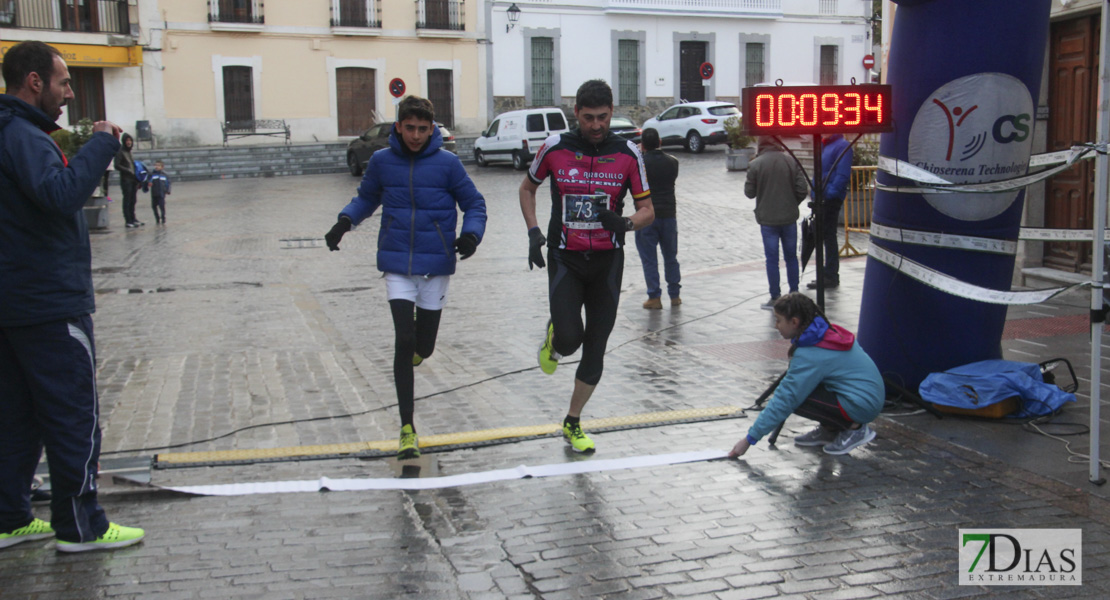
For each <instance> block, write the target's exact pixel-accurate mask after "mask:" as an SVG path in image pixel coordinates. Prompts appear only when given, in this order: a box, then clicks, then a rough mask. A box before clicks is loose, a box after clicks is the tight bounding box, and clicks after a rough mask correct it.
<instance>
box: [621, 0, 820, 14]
mask: <svg viewBox="0 0 1110 600" xmlns="http://www.w3.org/2000/svg"><path fill="white" fill-rule="evenodd" d="M822 1H828V0H822ZM832 1H833V2H835V1H836V0H832ZM606 4H607V5H608V6H607V7H606V8H612V9H639V10H666V11H685V10H690V11H698V12H705V11H744V12H771V13H781V12H782V0H607V2H606Z"/></svg>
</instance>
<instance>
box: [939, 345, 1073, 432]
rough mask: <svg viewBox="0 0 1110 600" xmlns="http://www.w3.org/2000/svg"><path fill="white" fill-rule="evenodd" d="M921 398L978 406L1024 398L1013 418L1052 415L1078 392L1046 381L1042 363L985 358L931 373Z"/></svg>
mask: <svg viewBox="0 0 1110 600" xmlns="http://www.w3.org/2000/svg"><path fill="white" fill-rule="evenodd" d="M918 393H919V395H920V396H921V399H922V400H925V401H926V402H932V403H934V404H942V405H945V406H954V407H956V408H965V409H972V410H974V409H979V408H983V407H986V406H990V405H992V404H995V403H997V402H1001V401H1003V400H1006V399H1008V398H1013V397H1015V396H1016V397H1019V398H1021V410H1019V411H1018V412H1016V413H1014V414H1011V415H1009V416H1010V417H1012V418H1019V419H1020V418H1029V417H1038V416H1044V415H1049V414H1052V413H1054V412H1056V411H1057V410H1059V409H1060V407H1061V406H1063V405H1064V403H1066V402H1075V394H1072V393H1069V392H1066V391H1064V390H1062V389H1060V388H1059V387H1058V386H1056V385H1054V384H1052V383H1046V382H1045V380H1044V374H1043V373H1042V372H1041V366H1040V365H1038V364H1035V363H1023V362H1016V361H1010V360H984V361H980V362H975V363H971V364H968V365H963V366H960V367H956V368H954V369H949V370H947V371H944V372H941V373H931V374H929V376H928V377H926V378H925V380H924V381H922V382H921V386H920V388H918Z"/></svg>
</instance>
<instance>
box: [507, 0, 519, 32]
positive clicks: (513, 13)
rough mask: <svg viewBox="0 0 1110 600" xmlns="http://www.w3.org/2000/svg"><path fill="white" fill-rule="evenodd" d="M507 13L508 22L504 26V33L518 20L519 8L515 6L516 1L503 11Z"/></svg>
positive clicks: (514, 25)
mask: <svg viewBox="0 0 1110 600" xmlns="http://www.w3.org/2000/svg"><path fill="white" fill-rule="evenodd" d="M505 12H506V13H507V14H508V15H509V24H508V25H506V26H505V33H509V31H510V30H511V29H512V28H513V27H516V22H517V21H519V20H520V9H519V8H517V5H516V2H513V5H512V6H510V7H509V8H508V10H506V11H505Z"/></svg>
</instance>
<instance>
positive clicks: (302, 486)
mask: <svg viewBox="0 0 1110 600" xmlns="http://www.w3.org/2000/svg"><path fill="white" fill-rule="evenodd" d="M726 456H728V451H726V450H698V451H693V452H678V453H674V454H656V455H648V456H631V457H628V458H614V459H608V460H588V461H581V462H572V463H556V464H550V465H538V466H531V467H530V466H527V465H520V466H519V467H516V468H515V469H497V470H493V471H482V472H479V473H464V474H461V475H448V476H445V477H426V478H414V479H396V478H377V479H331V478H328V477H321V478H320V479H302V480H293V481H264V482H259V483H227V484H219V485H189V486H178V487H165V488H164V489H167V490H173V491H175V492H182V493H185V494H196V495H199V496H250V495H254V494H285V493H293V492H321V491H333V492H341V491H343V492H348V491H365V490H430V489H439V488H447V487H456V486H460V485H473V484H476V483H489V482H493V481H506V480H509V479H523V478H528V477H554V476H558V475H576V474H579V473H596V472H600V471H614V470H617V469H634V468H644V467H659V466H663V465H674V464H680V463H691V462H700V461H706V460H717V459H720V458H725V457H726Z"/></svg>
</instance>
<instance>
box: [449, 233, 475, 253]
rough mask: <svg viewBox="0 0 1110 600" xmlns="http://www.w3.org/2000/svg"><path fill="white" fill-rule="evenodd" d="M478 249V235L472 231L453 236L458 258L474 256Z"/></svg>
mask: <svg viewBox="0 0 1110 600" xmlns="http://www.w3.org/2000/svg"><path fill="white" fill-rule="evenodd" d="M477 249H478V236H476V235H474V234H473V233H464V234H462V235H460V236H459V237H457V238H455V252H458V253H459V260H466V259H468V258H470V257H471V256H474V251H475V250H477Z"/></svg>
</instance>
